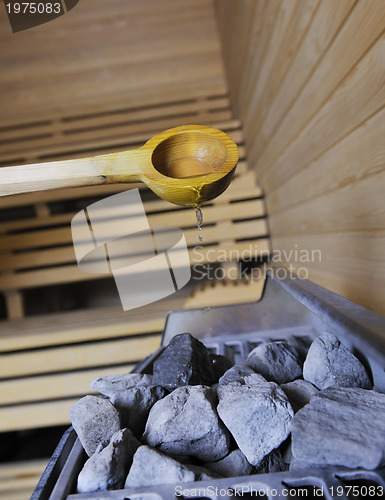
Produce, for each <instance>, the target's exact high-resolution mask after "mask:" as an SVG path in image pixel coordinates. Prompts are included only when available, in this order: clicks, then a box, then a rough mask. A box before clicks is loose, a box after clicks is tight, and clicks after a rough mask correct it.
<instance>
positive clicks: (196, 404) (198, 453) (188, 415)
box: [143, 385, 230, 462]
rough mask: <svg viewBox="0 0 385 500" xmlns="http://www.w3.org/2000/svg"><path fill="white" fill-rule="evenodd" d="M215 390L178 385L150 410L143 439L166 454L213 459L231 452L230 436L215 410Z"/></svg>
mask: <svg viewBox="0 0 385 500" xmlns="http://www.w3.org/2000/svg"><path fill="white" fill-rule="evenodd" d="M216 403H217V398H216V395H215V392H214V391H213V390H211V389H210V388H209V387H204V386H200V385H198V386H185V387H178V388H177V389H175V390H174V391H173V392H172V393H171V394H169V395H168V396H166V397H165V398H163V399H161V400H159V401H157V402H156V403H155V404H154V406H153V407H152V408H151V410H150V414H149V416H148V420H147V424H146V429H145V432H144V434H143V440H144V442H145V443H147V444H148V445H149V446H151V447H154V448H155V447H157V448H159V450H160V451H162V452H164V453H166V454H169V453H170V454H173V455H189V456H193V457H197V458H199V459H200V460H202V461H204V462H214V461H216V460H219V459H220V458H223V457H224V456H226V455H227V454H228V452H229V442H230V437H229V434H228V431H227V430H226V429H225V427H224V426H223V424H222V423H221V422H220V420H219V418H218V414H217V412H216V409H215V407H216Z"/></svg>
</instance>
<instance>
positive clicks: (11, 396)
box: [0, 364, 135, 481]
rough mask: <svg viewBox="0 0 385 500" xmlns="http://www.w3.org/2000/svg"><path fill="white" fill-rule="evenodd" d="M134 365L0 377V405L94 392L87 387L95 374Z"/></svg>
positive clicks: (121, 370)
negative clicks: (35, 375) (0, 379)
mask: <svg viewBox="0 0 385 500" xmlns="http://www.w3.org/2000/svg"><path fill="white" fill-rule="evenodd" d="M134 366H135V365H133V364H125V365H119V366H113V367H111V366H109V367H108V368H103V367H102V368H100V367H98V368H97V369H94V370H81V371H75V372H70V373H60V374H59V375H44V376H38V377H29V378H19V379H15V380H3V381H0V407H1V405H9V404H15V403H18V404H21V403H26V402H31V401H44V400H48V399H57V397H58V396H60V397H61V398H67V397H74V396H78V397H82V396H84V395H86V394H96V392H95V391H94V390H93V389H91V388H90V383H91V382H92V381H93V380H94V379H95V378H97V377H104V376H107V375H112V374H123V373H130V372H131V370H132V368H133V367H134ZM0 472H1V471H0ZM0 481H1V479H0Z"/></svg>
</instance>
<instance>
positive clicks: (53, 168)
mask: <svg viewBox="0 0 385 500" xmlns="http://www.w3.org/2000/svg"><path fill="white" fill-rule="evenodd" d="M237 161H238V148H237V145H236V144H235V142H234V141H233V140H232V139H231V138H230V137H229V136H228V135H227V134H225V133H224V132H222V131H221V130H217V129H215V128H212V127H207V126H203V125H185V126H181V127H175V128H171V129H169V130H166V131H164V132H161V133H160V134H157V135H156V136H154V137H152V138H151V139H150V140H149V141H147V142H146V143H145V144H144V145H143V146H142V147H140V148H138V149H135V150H131V151H123V152H119V153H112V154H106V155H100V156H93V157H89V158H80V159H78V160H64V161H54V162H50V163H37V164H32V165H19V166H14V167H3V168H0V196H5V195H11V194H19V193H27V192H31V191H42V190H46V189H57V188H71V187H79V186H89V185H96V184H111V183H124V182H144V183H145V184H147V186H148V187H149V188H150V189H151V190H152V191H153V192H154V193H155V194H157V195H158V196H159V197H160V198H163V199H164V200H167V201H169V202H171V203H175V204H177V205H186V206H199V205H200V204H201V203H204V202H207V201H209V200H211V199H213V198H215V197H216V196H218V195H220V194H221V193H222V192H223V191H224V190H225V189H226V188H227V186H228V185H229V183H230V181H231V178H232V176H233V173H234V170H235V167H236V164H237Z"/></svg>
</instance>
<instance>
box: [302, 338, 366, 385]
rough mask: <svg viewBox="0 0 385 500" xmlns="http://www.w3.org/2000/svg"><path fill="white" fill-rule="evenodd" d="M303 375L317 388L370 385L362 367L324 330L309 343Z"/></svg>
mask: <svg viewBox="0 0 385 500" xmlns="http://www.w3.org/2000/svg"><path fill="white" fill-rule="evenodd" d="M303 377H304V379H305V380H307V381H308V382H311V383H312V384H314V385H315V386H316V387H318V389H326V388H327V387H333V386H338V387H361V388H363V389H371V388H372V383H371V381H370V378H369V376H368V374H367V372H366V369H365V367H364V366H363V365H362V363H361V362H360V361H359V360H358V359H357V358H356V357H355V356H354V354H353V353H352V352H351V351H350V350H349V349H347V348H346V347H345V346H344V345H343V344H341V342H340V341H339V340H338V338H337V337H336V336H335V335H334V333H332V332H325V333H324V334H322V335H321V336H320V337H318V338H317V339H315V340H314V341H313V343H312V344H311V346H310V349H309V352H308V354H307V357H306V360H305V363H304V368H303Z"/></svg>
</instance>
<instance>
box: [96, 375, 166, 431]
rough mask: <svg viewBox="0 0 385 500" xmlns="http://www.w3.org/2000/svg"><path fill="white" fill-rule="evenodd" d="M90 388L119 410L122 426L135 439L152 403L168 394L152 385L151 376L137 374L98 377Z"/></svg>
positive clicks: (141, 429)
mask: <svg viewBox="0 0 385 500" xmlns="http://www.w3.org/2000/svg"><path fill="white" fill-rule="evenodd" d="M138 375H139V376H138ZM91 387H92V388H93V389H95V390H97V391H99V392H100V393H102V394H104V395H106V396H108V397H109V398H110V401H111V402H112V403H113V405H114V406H115V407H116V408H117V409H118V410H119V413H120V417H121V423H122V426H124V427H128V428H129V429H131V430H132V432H133V433H134V434H135V436H137V437H139V436H141V435H142V433H143V431H144V427H145V423H146V419H147V416H148V414H149V411H150V409H151V408H152V406H153V405H154V403H155V402H156V401H158V400H159V399H161V398H163V397H164V396H165V395H166V394H168V392H167V391H166V390H165V389H164V388H163V387H158V386H154V385H152V376H151V375H141V374H139V373H132V374H126V375H111V376H107V377H100V378H97V379H95V380H94V381H93V382H92V383H91Z"/></svg>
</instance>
